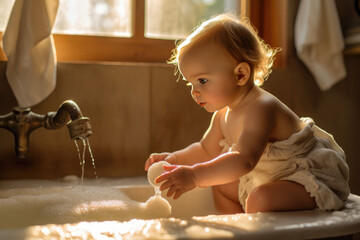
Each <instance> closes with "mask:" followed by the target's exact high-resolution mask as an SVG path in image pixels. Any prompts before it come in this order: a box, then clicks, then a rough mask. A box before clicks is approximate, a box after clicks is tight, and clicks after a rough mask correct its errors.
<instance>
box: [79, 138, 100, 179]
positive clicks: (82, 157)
mask: <svg viewBox="0 0 360 240" xmlns="http://www.w3.org/2000/svg"><path fill="white" fill-rule="evenodd" d="M81 140H82V143H83V149H82V154H81V153H80V148H79V145H78V143H77V140H74V142H75V146H76V150H77V153H78V158H79V161H80V166H81V184H83V183H84V174H85V162H86V161H85V153H86V149H88V151H89V153H90V157H91V163H92V166H93V168H94V175H95V177H96V180H98V176H97V173H96V167H95V159H94V156H93V154H92V151H91V147H90V142H89V138H86V139H81Z"/></svg>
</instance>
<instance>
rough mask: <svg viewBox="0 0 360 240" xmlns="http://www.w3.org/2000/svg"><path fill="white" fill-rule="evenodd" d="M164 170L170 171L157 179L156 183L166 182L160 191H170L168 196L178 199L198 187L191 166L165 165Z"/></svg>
mask: <svg viewBox="0 0 360 240" xmlns="http://www.w3.org/2000/svg"><path fill="white" fill-rule="evenodd" d="M163 168H164V169H165V170H166V171H168V172H166V173H163V174H162V175H160V176H159V177H157V178H156V179H155V183H160V182H162V181H165V182H164V183H163V184H162V185H161V186H160V190H161V191H164V190H165V189H168V188H169V190H168V192H167V194H166V196H168V197H171V196H172V195H174V197H173V198H174V199H178V198H179V197H180V196H181V195H182V194H183V193H185V192H187V191H190V190H191V189H193V188H195V187H196V183H195V174H194V171H193V168H192V167H190V166H179V165H171V166H166V165H164V166H163Z"/></svg>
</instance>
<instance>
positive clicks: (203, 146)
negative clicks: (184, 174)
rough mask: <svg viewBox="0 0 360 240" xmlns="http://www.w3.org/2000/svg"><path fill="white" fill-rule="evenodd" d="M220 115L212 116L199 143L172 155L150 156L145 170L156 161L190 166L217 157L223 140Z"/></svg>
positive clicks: (217, 113) (216, 113)
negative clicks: (220, 142)
mask: <svg viewBox="0 0 360 240" xmlns="http://www.w3.org/2000/svg"><path fill="white" fill-rule="evenodd" d="M220 114H221V113H219V112H215V113H214V114H213V117H212V119H211V123H210V126H209V128H208V130H207V131H206V133H205V134H204V136H203V138H202V139H201V141H200V142H196V143H193V144H191V145H189V146H188V147H186V148H184V149H182V150H179V151H176V152H173V153H161V154H154V153H153V154H151V155H150V157H149V158H148V159H147V160H146V163H145V170H147V169H148V168H149V167H150V166H151V165H152V164H153V163H154V162H158V161H167V162H169V163H171V164H173V165H188V166H192V165H194V164H196V163H201V162H206V161H209V160H210V159H212V158H214V157H216V156H218V155H219V154H220V152H221V147H220V146H219V140H220V139H222V138H223V135H222V132H221V129H220V120H219V119H220Z"/></svg>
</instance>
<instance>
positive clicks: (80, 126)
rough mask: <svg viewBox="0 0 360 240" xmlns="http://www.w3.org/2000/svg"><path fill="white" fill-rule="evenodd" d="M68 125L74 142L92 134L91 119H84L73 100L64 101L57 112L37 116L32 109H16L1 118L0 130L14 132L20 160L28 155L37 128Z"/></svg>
mask: <svg viewBox="0 0 360 240" xmlns="http://www.w3.org/2000/svg"><path fill="white" fill-rule="evenodd" d="M64 125H67V126H68V128H69V133H70V137H71V139H73V140H77V139H85V138H87V137H89V136H90V135H91V134H92V130H91V125H90V119H89V118H87V117H83V115H82V113H81V111H80V108H79V106H78V105H77V104H76V103H75V102H74V101H72V100H67V101H64V102H63V103H62V104H61V105H60V107H59V109H58V110H57V112H48V113H47V114H46V115H40V114H36V113H33V112H31V111H30V108H19V107H16V108H14V109H13V111H12V112H11V113H8V114H6V115H3V116H0V128H5V129H7V130H9V131H10V132H12V133H13V134H14V137H15V151H16V155H17V157H18V158H26V157H27V155H28V147H29V137H30V133H31V132H32V131H34V130H35V129H37V128H40V127H45V128H46V129H58V128H61V127H62V126H64Z"/></svg>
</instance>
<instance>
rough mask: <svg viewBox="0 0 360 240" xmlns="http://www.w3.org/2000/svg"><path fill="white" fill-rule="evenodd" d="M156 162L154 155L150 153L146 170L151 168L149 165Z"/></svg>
mask: <svg viewBox="0 0 360 240" xmlns="http://www.w3.org/2000/svg"><path fill="white" fill-rule="evenodd" d="M154 162H155V159H154V157H152V156H151V155H150V157H149V158H148V159H147V160H146V162H145V171H147V170H148V169H149V167H150V166H151V165H152V164H153V163H154Z"/></svg>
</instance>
